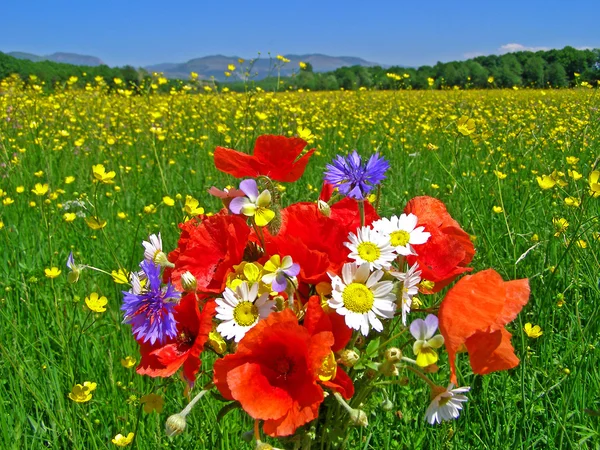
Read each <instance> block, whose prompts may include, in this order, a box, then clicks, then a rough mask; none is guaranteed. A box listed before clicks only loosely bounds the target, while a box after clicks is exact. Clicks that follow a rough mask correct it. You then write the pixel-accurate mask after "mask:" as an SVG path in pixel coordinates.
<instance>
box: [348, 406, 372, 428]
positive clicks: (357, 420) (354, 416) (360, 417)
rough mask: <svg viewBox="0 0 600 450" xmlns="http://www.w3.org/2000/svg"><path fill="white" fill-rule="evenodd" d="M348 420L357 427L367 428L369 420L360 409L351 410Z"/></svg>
mask: <svg viewBox="0 0 600 450" xmlns="http://www.w3.org/2000/svg"><path fill="white" fill-rule="evenodd" d="M350 420H351V421H352V423H353V424H354V425H356V426H357V427H367V426H369V420H368V419H367V415H366V414H365V412H364V411H363V410H362V409H353V410H352V411H351V412H350Z"/></svg>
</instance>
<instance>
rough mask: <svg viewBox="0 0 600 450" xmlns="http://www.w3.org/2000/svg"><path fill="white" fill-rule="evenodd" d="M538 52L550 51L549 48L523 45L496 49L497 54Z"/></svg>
mask: <svg viewBox="0 0 600 450" xmlns="http://www.w3.org/2000/svg"><path fill="white" fill-rule="evenodd" d="M540 50H550V47H527V46H526V45H523V44H516V43H511V44H504V45H502V46H500V48H499V49H498V53H501V54H504V53H512V52H538V51H540Z"/></svg>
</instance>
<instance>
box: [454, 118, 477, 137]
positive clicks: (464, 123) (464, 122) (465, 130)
mask: <svg viewBox="0 0 600 450" xmlns="http://www.w3.org/2000/svg"><path fill="white" fill-rule="evenodd" d="M456 125H457V129H458V132H459V133H460V134H462V135H463V136H469V135H471V134H473V133H474V132H475V120H473V119H471V118H469V117H467V116H462V117H461V118H460V119H458V122H457V123H456Z"/></svg>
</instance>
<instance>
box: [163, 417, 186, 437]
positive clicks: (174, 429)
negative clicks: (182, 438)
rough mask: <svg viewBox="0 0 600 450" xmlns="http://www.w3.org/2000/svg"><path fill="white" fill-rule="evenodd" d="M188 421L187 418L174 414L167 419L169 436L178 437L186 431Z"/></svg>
mask: <svg viewBox="0 0 600 450" xmlns="http://www.w3.org/2000/svg"><path fill="white" fill-rule="evenodd" d="M185 426H186V420H185V416H184V415H182V414H173V415H172V416H170V417H169V418H168V419H167V422H166V423H165V432H166V433H167V436H169V437H173V436H177V435H179V434H181V433H183V431H184V430H185Z"/></svg>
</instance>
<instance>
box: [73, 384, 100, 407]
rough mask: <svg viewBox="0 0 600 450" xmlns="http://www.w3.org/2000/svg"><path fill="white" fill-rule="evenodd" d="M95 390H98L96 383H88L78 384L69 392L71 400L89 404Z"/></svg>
mask: <svg viewBox="0 0 600 450" xmlns="http://www.w3.org/2000/svg"><path fill="white" fill-rule="evenodd" d="M94 390H96V383H92V382H90V381H86V382H84V383H83V385H81V384H76V385H75V386H73V389H72V390H71V392H69V398H70V399H71V400H73V401H74V402H77V403H85V402H89V401H90V400H91V399H92V391H94Z"/></svg>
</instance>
